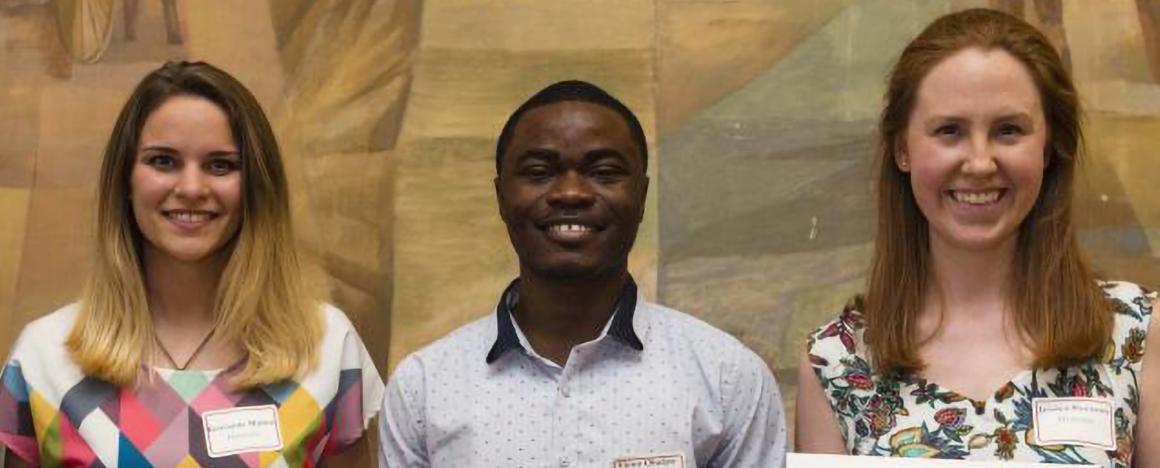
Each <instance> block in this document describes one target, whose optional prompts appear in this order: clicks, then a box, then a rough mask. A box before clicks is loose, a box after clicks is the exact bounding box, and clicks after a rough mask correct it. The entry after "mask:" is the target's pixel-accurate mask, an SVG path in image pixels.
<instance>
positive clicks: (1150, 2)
mask: <svg viewBox="0 0 1160 468" xmlns="http://www.w3.org/2000/svg"><path fill="white" fill-rule="evenodd" d="M1136 10H1137V11H1138V12H1139V14H1140V29H1141V30H1142V31H1143V32H1144V52H1145V53H1146V54H1147V55H1148V64H1149V65H1151V66H1152V76H1153V78H1155V79H1156V82H1157V83H1160V0H1136Z"/></svg>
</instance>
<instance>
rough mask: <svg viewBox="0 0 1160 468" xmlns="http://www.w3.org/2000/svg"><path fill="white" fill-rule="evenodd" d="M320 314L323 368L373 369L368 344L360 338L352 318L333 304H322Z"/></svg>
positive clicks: (320, 354) (320, 356)
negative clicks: (367, 348)
mask: <svg viewBox="0 0 1160 468" xmlns="http://www.w3.org/2000/svg"><path fill="white" fill-rule="evenodd" d="M320 313H321V314H322V317H321V320H322V324H323V331H322V346H321V348H320V353H319V359H320V361H321V363H322V364H323V367H328V365H330V366H338V368H339V369H350V368H364V369H365V368H368V367H369V368H371V369H373V368H374V364H373V362H372V360H371V359H370V357H369V353H368V352H367V350H366V344H364V343H363V340H362V338H360V337H359V333H358V329H357V328H356V327H355V325H354V323H353V322H351V320H350V317H349V316H347V315H346V313H345V312H343V311H342V309H339V308H338V307H336V306H334V305H333V304H322V306H321V308H320Z"/></svg>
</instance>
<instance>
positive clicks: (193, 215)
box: [161, 210, 218, 225]
mask: <svg viewBox="0 0 1160 468" xmlns="http://www.w3.org/2000/svg"><path fill="white" fill-rule="evenodd" d="M161 214H162V215H164V216H165V217H166V218H167V219H169V220H170V221H173V222H176V223H178V224H188V225H197V224H202V223H205V222H208V221H209V220H211V219H214V218H216V217H218V214H217V213H214V212H212V211H201V210H165V211H162V212H161Z"/></svg>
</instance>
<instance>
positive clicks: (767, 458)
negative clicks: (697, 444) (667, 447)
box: [710, 350, 786, 467]
mask: <svg viewBox="0 0 1160 468" xmlns="http://www.w3.org/2000/svg"><path fill="white" fill-rule="evenodd" d="M725 367H726V368H725V369H724V372H722V376H723V377H724V378H723V381H722V385H721V388H722V390H721V393H722V395H723V396H724V397H725V401H723V402H722V403H723V407H724V410H725V432H726V439H725V444H724V446H723V447H722V449H721V451H720V452H719V453H717V454H716V455H714V457H713V460H712V461H711V462H710V466H713V467H730V466H753V467H780V466H782V465H783V464H784V463H785V452H786V430H785V411H784V409H783V408H782V405H781V395H780V392H779V391H778V387H777V382H776V381H775V380H774V377H773V373H772V372H770V371H769V367H768V366H766V365H765V362H764V361H762V360H761V358H760V357H758V356H757V355H756V354H753V353H752V352H750V351H748V350H745V351H744V354H743V355H742V356H740V357H739V358H738V359H733V360H730V361H729V362H727V363H726V365H725Z"/></svg>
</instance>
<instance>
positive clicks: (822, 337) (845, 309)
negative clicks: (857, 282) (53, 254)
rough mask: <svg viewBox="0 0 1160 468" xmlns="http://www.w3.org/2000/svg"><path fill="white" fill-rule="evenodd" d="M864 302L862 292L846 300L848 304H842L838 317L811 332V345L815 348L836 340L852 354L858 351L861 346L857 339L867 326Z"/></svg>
mask: <svg viewBox="0 0 1160 468" xmlns="http://www.w3.org/2000/svg"><path fill="white" fill-rule="evenodd" d="M863 304H864V301H863V298H862V295H860V294H859V295H856V296H854V297H852V298H850V300H848V301H846V305H844V306H842V312H841V313H839V314H838V316H837V317H834V318H833V319H832V320H830V321H829V322H826V323H825V324H823V325H822V326H820V327H818V328H816V329H814V331H813V332H811V333H810V335H809V347H810V348H813V347H814V346H817V345H818V344H819V343H824V342H830V341H836V342H837V344H840V345H841V346H842V347H843V348H845V349H846V351H847V352H849V353H851V354H852V353H854V352H856V351H857V348H859V346H858V343H857V341H856V340H855V339H856V338H858V337H860V336H861V332H862V329H863V328H864V327H865V319H864V318H863V315H862V310H863V307H864V306H863Z"/></svg>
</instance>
